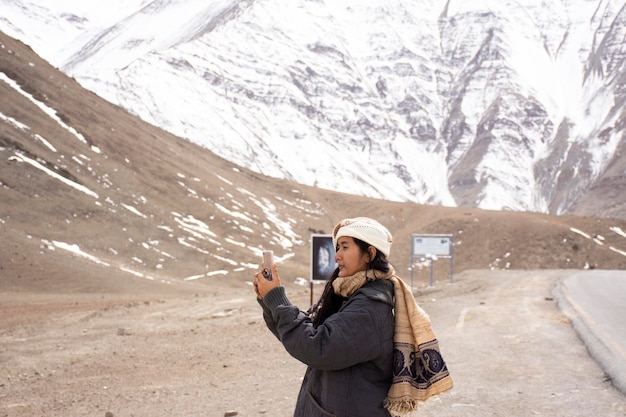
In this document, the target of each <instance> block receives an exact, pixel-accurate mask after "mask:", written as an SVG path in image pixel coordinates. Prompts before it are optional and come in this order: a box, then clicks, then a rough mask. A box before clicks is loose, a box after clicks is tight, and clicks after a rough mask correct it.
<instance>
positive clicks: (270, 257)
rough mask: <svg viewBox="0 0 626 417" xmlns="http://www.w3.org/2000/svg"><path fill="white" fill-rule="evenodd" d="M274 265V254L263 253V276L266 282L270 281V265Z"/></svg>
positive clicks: (270, 252) (269, 251)
mask: <svg viewBox="0 0 626 417" xmlns="http://www.w3.org/2000/svg"><path fill="white" fill-rule="evenodd" d="M273 263H274V253H273V252H272V251H271V250H264V251H263V271H261V272H262V273H263V276H264V277H265V279H266V280H268V281H271V280H272V264H273Z"/></svg>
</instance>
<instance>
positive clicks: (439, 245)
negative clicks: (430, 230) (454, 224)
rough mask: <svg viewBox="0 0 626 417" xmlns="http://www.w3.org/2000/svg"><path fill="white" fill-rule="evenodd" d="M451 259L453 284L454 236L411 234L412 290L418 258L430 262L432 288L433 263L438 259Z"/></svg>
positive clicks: (431, 283) (431, 284)
mask: <svg viewBox="0 0 626 417" xmlns="http://www.w3.org/2000/svg"><path fill="white" fill-rule="evenodd" d="M440 257H441V258H449V259H450V283H452V267H453V266H452V265H453V259H452V258H453V244H452V235H434V234H427V235H420V234H411V288H413V267H414V264H415V259H416V258H426V259H429V260H430V286H431V287H432V286H433V261H434V259H436V258H440Z"/></svg>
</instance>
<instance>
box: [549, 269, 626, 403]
mask: <svg viewBox="0 0 626 417" xmlns="http://www.w3.org/2000/svg"><path fill="white" fill-rule="evenodd" d="M555 292H556V295H557V297H558V299H559V305H560V306H561V308H562V309H563V311H564V312H565V314H567V316H568V317H569V318H570V319H571V320H572V323H573V325H574V328H575V329H576V330H577V331H578V333H579V335H580V337H581V339H582V340H583V341H584V342H585V344H586V345H587V348H588V349H589V352H590V353H591V355H592V356H593V357H594V358H595V359H596V360H597V361H598V362H599V363H600V366H602V368H603V369H604V371H605V372H606V374H607V375H608V376H609V377H610V378H611V379H612V380H613V384H614V385H615V386H616V387H617V388H618V389H619V390H620V391H621V392H622V393H624V394H626V271H604V270H592V271H577V272H572V273H571V274H566V275H565V276H564V277H563V278H562V279H561V281H560V283H559V285H558V286H557V289H556V291H555Z"/></svg>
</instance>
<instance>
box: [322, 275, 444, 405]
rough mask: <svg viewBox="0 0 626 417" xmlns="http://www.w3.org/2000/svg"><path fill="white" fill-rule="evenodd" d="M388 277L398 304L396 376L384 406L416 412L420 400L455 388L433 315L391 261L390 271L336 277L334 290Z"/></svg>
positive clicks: (343, 292)
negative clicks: (423, 306) (428, 312)
mask: <svg viewBox="0 0 626 417" xmlns="http://www.w3.org/2000/svg"><path fill="white" fill-rule="evenodd" d="M376 279H388V280H390V281H391V282H392V283H393V288H394V295H395V305H394V315H395V328H394V330H395V331H394V337H393V344H394V352H393V380H392V383H391V387H390V388H389V392H388V393H387V398H386V399H385V408H387V410H388V411H389V413H390V414H391V415H392V416H393V417H405V416H409V415H411V414H412V413H415V412H417V409H418V405H419V403H420V402H423V401H426V400H427V399H428V398H430V397H432V396H433V395H438V394H440V393H442V392H444V391H447V390H449V389H451V388H452V378H451V377H450V373H449V372H448V367H447V366H446V364H445V362H444V360H443V358H442V356H441V353H440V352H439V342H438V341H437V338H436V337H435V334H434V333H433V331H432V328H431V323H430V318H429V317H428V314H426V312H425V311H424V310H422V308H421V307H420V306H419V305H417V302H416V301H415V298H414V297H413V293H412V291H411V289H410V288H409V286H408V285H407V284H406V283H405V282H404V281H403V280H402V279H401V278H400V277H398V276H397V275H396V273H395V270H394V269H393V267H392V266H391V265H390V270H389V272H388V273H384V272H381V271H376V270H368V271H361V272H357V273H356V274H355V275H352V276H350V277H339V278H336V279H335V281H333V289H334V290H335V294H338V295H341V296H343V297H349V296H350V295H352V294H353V293H354V292H355V291H357V290H358V289H359V288H361V287H362V286H363V285H365V284H366V283H367V282H368V281H372V280H376Z"/></svg>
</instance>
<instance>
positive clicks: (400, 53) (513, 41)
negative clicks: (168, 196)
mask: <svg viewBox="0 0 626 417" xmlns="http://www.w3.org/2000/svg"><path fill="white" fill-rule="evenodd" d="M0 4H1V5H2V12H0V30H2V31H4V32H5V33H7V34H8V35H10V36H13V37H16V38H18V39H20V40H22V41H23V42H25V43H27V44H29V45H30V46H31V47H32V48H33V49H34V50H35V51H36V52H37V53H39V54H40V55H41V56H43V57H44V58H45V59H47V60H49V61H50V62H51V63H52V64H53V65H55V66H57V67H59V68H60V69H62V70H63V71H64V72H66V73H68V74H70V75H72V76H73V77H75V78H76V79H77V80H78V81H79V82H80V83H81V84H82V85H84V86H85V87H87V88H89V89H91V90H93V91H94V92H96V93H97V94H99V95H100V96H102V97H104V98H106V99H108V100H110V101H112V102H114V103H117V104H119V105H121V106H123V107H125V108H127V109H129V110H130V111H131V112H133V113H135V114H137V115H139V116H140V117H142V118H143V119H144V120H146V121H148V122H150V123H153V124H155V125H158V126H160V127H163V128H165V129H167V130H169V131H170V132H173V133H175V134H176V135H179V136H182V137H185V138H188V139H189V140H191V141H193V142H196V143H199V144H202V145H203V146H205V147H207V148H209V149H211V150H212V151H214V152H215V153H217V154H218V155H220V156H223V157H225V158H227V159H229V160H231V161H233V162H235V163H237V164H239V165H242V166H245V167H249V168H251V169H253V170H256V171H258V172H261V173H264V174H268V175H271V176H275V177H282V178H287V179H291V180H295V181H297V182H300V183H303V184H308V185H316V186H319V187H323V188H328V189H333V190H338V191H343V192H349V193H353V194H361V195H366V196H372V197H380V198H384V199H388V200H398V201H404V200H406V201H414V202H419V203H427V204H442V205H449V206H453V205H458V206H477V207H481V208H489V209H509V210H529V211H538V212H549V213H555V214H566V213H576V214H592V215H601V216H618V217H625V216H626V161H625V160H624V158H621V157H620V156H621V154H622V153H623V152H626V130H625V129H626V42H625V41H624V39H625V36H626V4H625V2H624V1H615V0H522V1H519V0H518V1H510V0H484V1H470V0H456V1H453V0H449V1H437V0H421V1H418V0H414V1H408V0H404V1H403V0H392V1H385V2H382V1H374V0H364V1H359V2H355V1H345V0H333V1H323V0H318V1H304V0H272V1H263V0H257V1H252V0H242V1H235V0H202V1H200V0H112V1H108V2H95V1H89V2H85V1H79V0H55V1H53V2H51V1H44V0H0Z"/></svg>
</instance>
